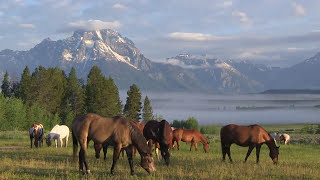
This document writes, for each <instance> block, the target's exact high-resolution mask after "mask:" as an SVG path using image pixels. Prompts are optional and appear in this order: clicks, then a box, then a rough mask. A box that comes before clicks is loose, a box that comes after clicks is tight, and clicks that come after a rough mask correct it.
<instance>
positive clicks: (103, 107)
mask: <svg viewBox="0 0 320 180" xmlns="http://www.w3.org/2000/svg"><path fill="white" fill-rule="evenodd" d="M86 107H87V112H88V113H97V114H99V115H101V116H106V117H110V116H115V115H117V114H119V113H120V112H121V102H120V98H119V93H118V89H117V87H116V85H115V84H114V82H113V80H112V79H111V78H110V79H106V78H105V77H104V75H103V74H102V73H101V70H100V69H99V68H98V67H97V66H93V67H92V68H91V70H90V73H89V75H88V81H87V86H86Z"/></svg>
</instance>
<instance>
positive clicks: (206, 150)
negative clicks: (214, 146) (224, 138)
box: [203, 142, 210, 153]
mask: <svg viewBox="0 0 320 180" xmlns="http://www.w3.org/2000/svg"><path fill="white" fill-rule="evenodd" d="M209 148H210V145H209V142H207V143H206V144H203V149H204V152H206V153H207V152H209Z"/></svg>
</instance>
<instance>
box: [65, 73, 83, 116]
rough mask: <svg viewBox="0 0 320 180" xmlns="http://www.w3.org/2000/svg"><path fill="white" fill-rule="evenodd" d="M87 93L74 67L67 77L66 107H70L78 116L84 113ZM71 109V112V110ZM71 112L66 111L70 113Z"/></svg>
mask: <svg viewBox="0 0 320 180" xmlns="http://www.w3.org/2000/svg"><path fill="white" fill-rule="evenodd" d="M84 104H85V94H84V90H83V89H82V87H81V84H80V82H79V80H78V79H77V75H76V71H75V69H74V68H73V67H72V69H71V71H70V73H69V77H68V78H67V87H66V94H65V97H64V109H65V110H67V109H69V108H68V106H70V108H71V109H70V110H71V111H73V112H74V114H75V115H76V116H78V115H81V114H83V113H84ZM70 110H69V112H70ZM69 112H64V114H65V115H66V114H68V113H69Z"/></svg>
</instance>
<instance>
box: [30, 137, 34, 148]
mask: <svg viewBox="0 0 320 180" xmlns="http://www.w3.org/2000/svg"><path fill="white" fill-rule="evenodd" d="M32 139H33V138H30V146H31V148H32Z"/></svg>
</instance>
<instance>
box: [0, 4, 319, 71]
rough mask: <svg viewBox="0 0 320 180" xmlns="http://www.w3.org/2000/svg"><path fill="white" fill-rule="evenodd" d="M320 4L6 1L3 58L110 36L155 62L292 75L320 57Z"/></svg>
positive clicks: (0, 39) (1, 22) (1, 15)
mask: <svg viewBox="0 0 320 180" xmlns="http://www.w3.org/2000/svg"><path fill="white" fill-rule="evenodd" d="M319 7H320V1H319V0H296V1H291V0H230V1H229V0H225V1H223V0H154V1H151V0H123V1H115V0H0V50H2V49H7V48H8V49H13V50H28V49H30V48H32V47H33V46H35V45H36V44H38V43H39V42H41V41H42V40H43V39H44V38H47V37H50V38H51V39H53V40H58V39H64V38H66V37H68V36H71V35H72V32H73V31H74V30H76V29H86V30H93V29H104V28H111V29H114V30H116V31H118V32H119V33H120V34H121V35H122V36H125V37H128V38H129V39H131V40H132V41H133V42H134V43H135V45H136V47H137V48H139V49H140V50H141V52H142V53H143V54H144V55H145V56H146V57H147V58H149V59H151V60H155V61H160V60H162V59H165V58H167V57H173V56H176V55H177V54H179V53H190V54H195V55H203V54H206V55H209V56H214V57H217V58H221V59H233V60H251V61H253V62H255V63H263V64H268V65H271V66H282V67H287V66H290V65H293V64H295V63H297V62H301V61H302V60H304V59H306V58H309V57H311V56H313V55H314V54H315V53H316V52H319V51H320V11H319Z"/></svg>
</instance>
